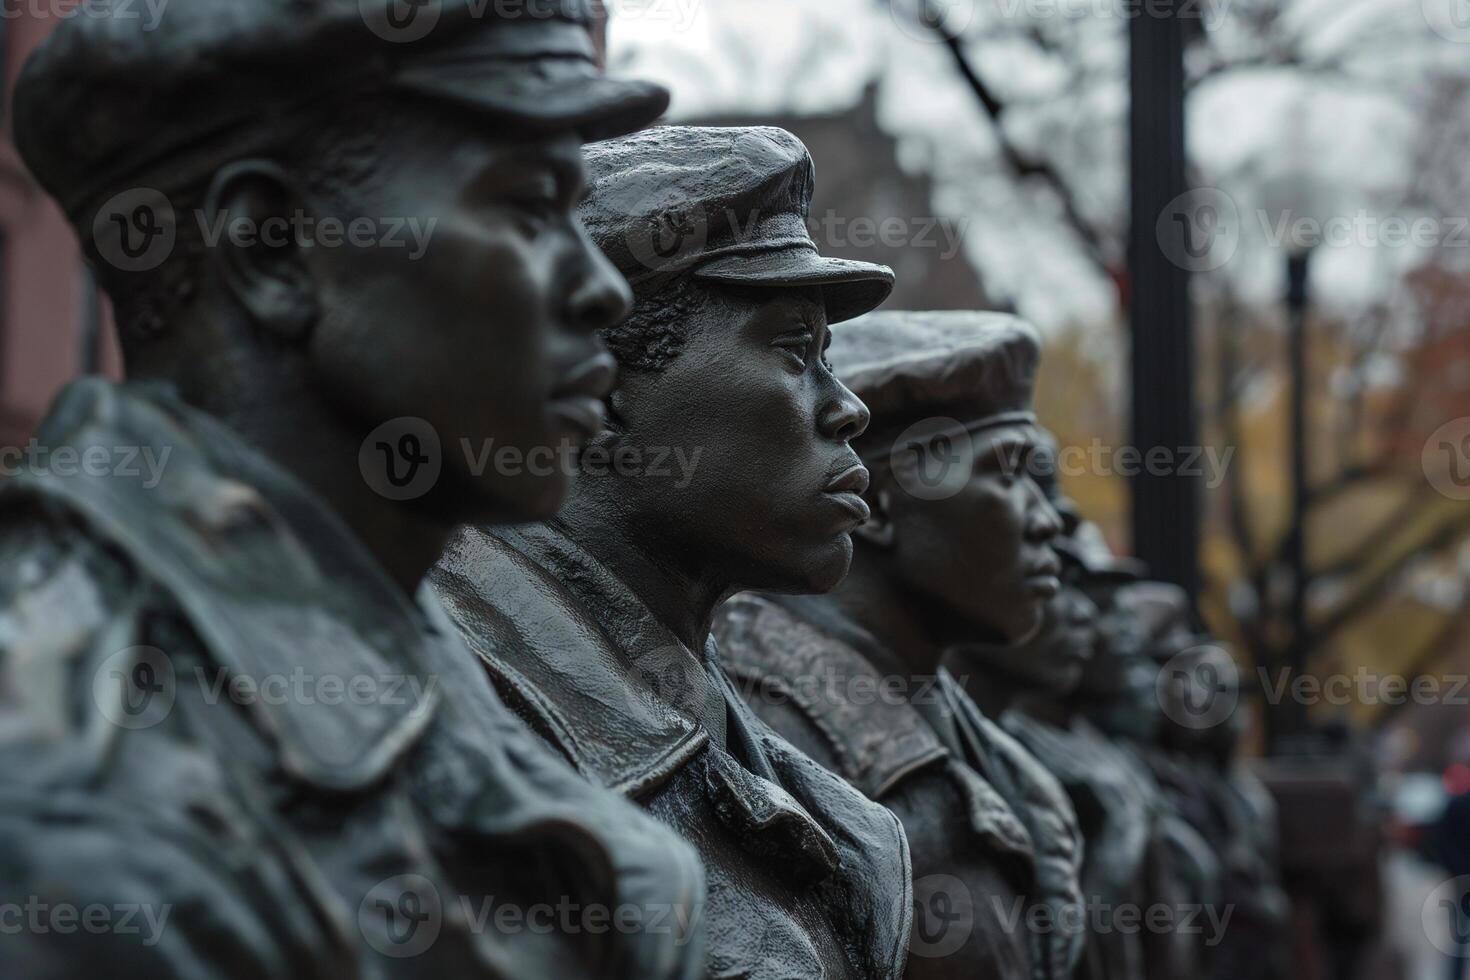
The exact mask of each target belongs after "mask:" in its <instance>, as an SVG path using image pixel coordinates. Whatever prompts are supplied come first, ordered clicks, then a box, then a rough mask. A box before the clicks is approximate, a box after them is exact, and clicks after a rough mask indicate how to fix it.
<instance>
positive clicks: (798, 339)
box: [774, 333, 816, 366]
mask: <svg viewBox="0 0 1470 980" xmlns="http://www.w3.org/2000/svg"><path fill="white" fill-rule="evenodd" d="M815 340H816V336H815V335H813V334H811V333H804V334H787V335H785V336H782V337H778V338H776V340H775V343H774V346H775V347H776V348H777V349H778V350H781V351H782V352H784V353H787V354H790V355H791V356H792V357H794V358H795V359H796V360H797V361H800V362H801V364H802V365H803V366H805V365H806V361H807V357H808V356H810V354H811V352H812V342H813V341H815Z"/></svg>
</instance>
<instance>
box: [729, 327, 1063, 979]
mask: <svg viewBox="0 0 1470 980" xmlns="http://www.w3.org/2000/svg"><path fill="white" fill-rule="evenodd" d="M830 357H831V360H832V363H833V365H834V367H835V368H836V371H837V375H838V377H839V378H841V379H842V380H843V381H844V382H845V383H846V384H847V385H848V386H849V387H851V388H852V389H853V391H854V392H856V393H857V394H858V395H859V397H861V398H862V399H863V400H864V401H865V402H866V403H867V404H868V406H869V409H870V410H871V412H872V415H873V424H872V425H871V426H870V428H869V430H868V432H867V433H866V434H865V435H864V436H863V437H862V438H861V439H858V440H856V441H855V442H854V446H855V448H857V450H858V452H859V453H860V454H861V455H862V457H863V459H864V461H865V462H866V464H867V465H868V467H869V468H870V469H871V470H872V472H873V481H872V485H871V486H870V487H868V489H867V492H866V497H867V500H868V503H869V506H870V507H871V510H872V519H871V520H870V521H868V522H867V523H866V524H865V525H864V526H863V527H862V528H860V529H859V530H858V532H857V534H856V535H855V536H854V537H855V542H856V547H855V554H854V558H853V568H852V573H851V574H850V575H849V576H848V577H847V579H846V580H845V581H844V582H843V583H842V584H841V585H840V586H839V587H838V588H837V589H836V590H834V591H833V592H831V593H830V594H829V595H823V596H803V597H793V596H767V595H744V596H738V597H736V598H735V599H733V600H732V601H731V602H729V603H728V604H727V605H726V607H725V609H724V610H723V612H722V616H721V619H720V621H719V625H718V628H717V631H716V635H717V637H718V638H719V641H720V645H721V649H722V651H723V653H724V656H725V665H726V669H727V670H728V671H729V672H730V673H731V674H732V675H733V676H734V677H735V678H736V679H737V681H738V682H740V687H741V692H742V694H743V695H744V696H745V697H746V698H747V700H748V701H749V703H750V705H751V707H752V708H753V709H754V710H755V712H756V713H757V714H759V715H760V716H761V717H763V718H764V719H765V720H766V722H767V723H768V724H770V725H771V727H773V728H775V729H776V730H777V731H778V732H780V733H781V734H783V735H785V736H786V737H787V738H788V739H790V740H791V741H792V742H793V743H794V744H796V745H797V746H798V747H800V748H803V749H805V750H806V751H807V752H808V753H809V754H810V755H811V756H812V757H813V758H815V759H816V760H817V761H819V762H821V763H822V764H823V765H825V766H826V767H828V768H829V769H831V770H833V771H834V772H837V773H839V774H840V775H842V776H843V777H844V778H846V779H847V780H849V781H850V782H851V783H853V785H855V786H857V787H858V788H859V789H861V790H862V791H863V792H864V793H865V794H866V795H868V796H869V797H871V798H872V799H874V800H877V801H879V802H881V803H883V804H884V805H886V806H888V807H889V808H890V809H892V810H893V811H894V812H895V813H896V814H898V815H899V817H900V818H901V819H902V821H903V825H904V830H905V831H906V832H907V834H908V838H909V846H910V849H911V850H912V852H913V865H914V881H915V887H914V892H915V894H914V903H915V919H914V937H913V940H912V942H911V946H910V961H909V963H910V965H909V976H910V977H914V978H961V977H966V978H969V977H980V976H983V977H1000V978H1015V980H1031V978H1037V980H1041V978H1058V980H1060V978H1068V977H1071V975H1072V971H1073V967H1074V966H1075V964H1076V962H1077V959H1078V957H1079V956H1080V954H1081V950H1082V933H1081V918H1080V917H1081V911H1082V905H1081V895H1080V892H1079V887H1078V870H1079V867H1078V866H1079V863H1080V860H1081V839H1080V832H1079V830H1078V828H1077V824H1076V818H1075V816H1074V814H1073V812H1072V807H1071V804H1070V803H1069V802H1068V801H1067V799H1066V796H1065V794H1064V793H1063V791H1062V788H1061V787H1060V786H1059V785H1058V784H1057V782H1056V780H1055V779H1053V778H1052V777H1051V776H1050V775H1049V774H1048V773H1047V772H1046V771H1045V770H1044V769H1043V768H1042V767H1041V766H1040V765H1039V764H1038V763H1037V762H1036V761H1035V760H1034V759H1032V758H1031V757H1030V755H1029V754H1028V753H1027V752H1025V751H1024V750H1023V749H1022V748H1021V747H1020V746H1019V745H1017V744H1016V743H1015V742H1014V740H1012V739H1011V738H1010V737H1009V736H1007V735H1006V734H1005V733H1004V732H1002V731H1001V730H1000V729H999V728H998V727H997V726H996V725H995V724H993V723H992V722H991V721H990V720H989V719H987V718H985V717H984V715H983V714H982V713H981V711H980V710H979V708H978V707H977V706H976V705H975V703H974V702H973V701H972V700H970V698H969V697H968V696H967V695H966V694H965V693H964V690H963V688H962V687H961V685H960V684H959V682H958V681H956V680H955V679H954V678H953V677H951V676H950V675H949V674H948V673H947V672H946V671H944V670H942V669H941V666H940V661H941V658H942V656H943V653H944V651H945V650H946V649H947V648H948V647H949V646H951V645H953V644H955V643H957V642H960V641H963V640H975V639H980V638H984V639H988V640H992V641H994V642H998V643H1010V642H1017V641H1020V640H1022V639H1024V638H1025V637H1026V636H1027V635H1028V634H1029V633H1031V632H1032V631H1033V630H1035V629H1036V627H1037V624H1038V622H1039V619H1040V615H1041V610H1042V607H1043V605H1044V603H1045V602H1046V601H1047V599H1048V598H1049V597H1050V596H1051V595H1053V594H1054V593H1055V592H1056V590H1057V588H1058V581H1057V575H1058V573H1059V571H1060V568H1059V565H1058V562H1057V558H1056V556H1055V555H1054V554H1053V553H1052V551H1051V549H1050V547H1048V542H1049V541H1050V539H1051V538H1052V536H1053V535H1055V534H1056V533H1057V532H1058V531H1059V530H1060V520H1059V518H1058V516H1057V514H1056V513H1055V512H1054V511H1053V510H1052V508H1051V506H1050V505H1049V504H1048V503H1047V501H1046V499H1045V498H1044V496H1043V495H1042V493H1041V491H1040V489H1039V488H1038V487H1037V486H1036V484H1035V483H1034V482H1033V481H1032V480H1031V479H1030V478H1029V477H1028V476H1027V474H1026V469H1025V468H1026V464H1027V457H1028V455H1029V453H1030V452H1031V451H1032V450H1033V449H1034V448H1035V446H1036V443H1037V439H1038V436H1039V435H1040V430H1039V429H1038V428H1037V425H1036V420H1035V417H1034V415H1033V414H1032V410H1031V397H1032V387H1033V384H1034V379H1035V374H1036V368H1037V364H1038V361H1039V357H1040V343H1039V340H1038V338H1037V335H1036V333H1035V331H1034V329H1033V328H1031V327H1030V326H1029V325H1027V324H1026V323H1024V322H1023V321H1020V320H1018V319H1016V318H1015V317H1011V316H1006V315H1002V314H986V313H969V312H956V313H877V314H873V315H870V316H868V317H865V318H863V319H862V320H859V321H855V322H854V323H852V324H848V325H845V326H843V327H841V328H839V329H838V330H836V331H834V341H833V344H832V351H831V354H830Z"/></svg>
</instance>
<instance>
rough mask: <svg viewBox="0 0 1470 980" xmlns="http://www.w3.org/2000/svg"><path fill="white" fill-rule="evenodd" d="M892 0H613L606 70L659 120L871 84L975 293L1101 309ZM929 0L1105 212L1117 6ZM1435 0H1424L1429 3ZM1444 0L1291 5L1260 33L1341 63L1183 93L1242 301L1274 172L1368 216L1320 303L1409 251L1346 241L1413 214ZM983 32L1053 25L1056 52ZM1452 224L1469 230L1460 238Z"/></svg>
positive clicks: (1046, 215) (809, 107) (1260, 269)
mask: <svg viewBox="0 0 1470 980" xmlns="http://www.w3.org/2000/svg"><path fill="white" fill-rule="evenodd" d="M910 2H911V0H894V3H896V4H898V5H899V7H898V8H897V9H895V8H893V7H890V6H889V5H888V4H885V3H883V2H880V0H616V2H614V3H613V4H612V6H613V10H614V21H613V27H612V33H611V48H612V60H613V64H614V66H615V67H616V68H617V69H618V70H621V71H627V72H633V73H637V74H640V75H643V76H645V77H653V78H656V79H658V80H660V81H663V82H664V83H666V84H668V85H669V86H670V87H671V88H672V89H673V91H674V103H673V109H672V111H671V117H672V118H673V119H674V120H680V119H688V118H691V117H697V116H700V115H704V114H707V113H714V112H732V111H738V112H750V113H760V112H772V113H775V112H792V111H796V112H803V111H804V112H811V113H823V112H832V111H838V110H842V109H845V108H848V107H850V106H852V105H853V104H854V103H855V102H856V101H857V99H858V98H859V96H860V94H861V92H862V90H863V88H864V86H865V85H867V84H868V83H869V82H870V81H873V80H876V81H877V82H878V84H879V118H880V123H881V124H882V125H883V126H884V128H885V129H887V130H888V131H889V132H890V133H892V134H893V135H894V136H895V137H897V138H898V139H899V140H900V144H901V146H900V162H901V163H903V164H904V165H905V166H906V167H908V168H911V169H922V170H925V171H928V172H930V173H931V174H933V175H934V176H935V177H936V178H937V179H938V185H937V190H936V196H935V201H934V206H935V211H936V214H937V215H938V216H940V217H944V218H947V219H949V220H952V221H963V222H966V229H967V231H966V249H967V254H968V255H969V257H970V258H971V260H972V261H974V262H975V263H976V264H977V265H978V266H979V267H980V268H981V271H982V273H983V276H984V281H985V282H986V284H987V286H988V287H989V288H990V289H991V290H992V291H993V292H995V293H997V294H1000V295H1004V296H1008V297H1009V298H1011V299H1012V300H1013V301H1014V302H1015V303H1016V304H1017V306H1018V307H1019V309H1020V310H1021V311H1022V312H1023V313H1024V314H1026V315H1028V316H1029V317H1031V318H1032V319H1034V320H1036V321H1037V322H1038V323H1039V324H1040V325H1041V326H1043V327H1044V328H1047V329H1057V328H1060V327H1061V326H1064V325H1066V324H1068V323H1072V324H1080V325H1091V324H1095V323H1096V322H1097V321H1098V320H1099V318H1106V317H1108V316H1109V315H1111V312H1112V310H1113V307H1114V303H1113V299H1112V296H1113V294H1112V287H1111V285H1110V284H1109V283H1108V281H1107V280H1106V279H1105V278H1104V277H1102V276H1101V275H1100V274H1099V273H1098V272H1097V271H1096V269H1095V267H1094V266H1092V265H1091V264H1090V263H1089V262H1088V261H1087V259H1086V257H1085V255H1084V254H1083V252H1082V251H1081V249H1080V246H1079V243H1078V242H1077V241H1076V237H1075V235H1073V234H1071V233H1070V232H1069V231H1068V230H1067V228H1066V226H1065V225H1064V224H1062V223H1061V222H1060V221H1059V220H1058V219H1057V217H1056V215H1055V207H1054V202H1052V201H1050V200H1049V199H1048V198H1047V197H1046V196H1044V195H1042V196H1038V195H1035V194H1019V193H1017V191H1016V188H1015V185H1014V184H1013V183H1011V182H1010V181H1009V180H1007V179H1006V178H1005V177H1004V176H1003V174H1002V173H1001V172H1000V170H999V168H998V166H997V164H996V160H995V156H994V153H995V138H994V135H993V131H992V129H991V125H990V123H989V121H988V120H987V119H986V118H985V116H984V115H983V114H982V112H981V111H980V109H979V107H978V106H977V105H976V103H975V101H974V98H973V96H972V94H971V93H970V92H969V90H968V89H967V88H966V87H965V86H964V85H963V84H962V83H961V82H960V80H959V79H958V77H957V75H956V74H955V71H954V67H953V63H952V61H951V59H950V56H949V54H948V52H947V51H946V50H945V49H944V48H943V47H942V46H941V45H939V44H937V43H935V42H934V41H933V40H931V38H930V36H929V34H928V32H927V31H926V30H925V29H924V28H923V27H922V26H920V25H919V24H917V23H916V22H915V21H914V20H913V19H912V18H911V17H910V16H908V15H907V13H906V10H907V4H908V3H910ZM941 2H942V3H944V4H946V5H947V7H948V9H949V11H950V16H951V18H952V22H953V23H955V24H957V25H960V26H963V27H965V28H966V33H967V35H969V36H972V37H974V38H975V41H974V43H973V44H972V54H973V55H974V57H975V58H976V60H977V61H978V63H979V64H980V66H981V70H982V72H983V74H984V76H985V78H986V80H987V82H989V83H990V84H991V85H992V86H994V87H995V89H996V90H997V91H998V92H1000V93H1001V94H1002V95H1003V97H1005V98H1006V99H1007V100H1009V101H1012V102H1013V104H1014V105H1015V106H1016V108H1015V109H1013V110H1012V112H1011V113H1010V114H1009V115H1008V122H1007V126H1008V133H1009V135H1010V136H1011V138H1012V139H1013V140H1014V141H1015V142H1017V143H1018V144H1020V145H1022V146H1023V147H1024V148H1027V149H1030V150H1035V151H1037V152H1040V153H1043V154H1045V155H1046V156H1047V157H1048V158H1049V159H1051V160H1053V162H1054V163H1055V164H1057V165H1058V166H1060V167H1061V168H1062V170H1063V172H1064V173H1065V174H1066V175H1067V176H1068V178H1069V180H1070V181H1071V183H1073V185H1074V186H1076V187H1077V189H1078V195H1079V200H1080V202H1081V204H1082V205H1083V207H1084V208H1085V209H1086V210H1087V211H1088V213H1089V215H1090V216H1091V217H1093V218H1094V219H1097V220H1099V221H1102V222H1104V223H1105V224H1108V225H1114V226H1115V225H1116V222H1117V221H1119V220H1120V218H1121V216H1122V215H1123V213H1124V210H1125V206H1126V160H1125V157H1124V150H1125V147H1126V111H1127V99H1126V96H1127V90H1126V75H1125V69H1126V55H1127V51H1126V46H1125V41H1126V34H1127V23H1128V22H1127V19H1126V18H1125V17H1123V16H1121V15H1120V13H1119V11H1120V10H1122V9H1124V8H1123V7H1122V4H1124V3H1127V2H1131V0H941ZM1235 2H1237V3H1241V4H1246V3H1247V0H1235ZM1259 2H1260V0H1250V3H1249V4H1248V6H1254V5H1257V4H1259ZM1441 2H1443V4H1445V5H1446V10H1445V11H1438V10H1437V6H1436V5H1437V4H1440V3H1441ZM1455 3H1459V4H1466V0H1423V2H1422V3H1421V2H1420V0H1296V2H1294V3H1291V4H1290V10H1289V16H1288V17H1287V18H1286V19H1285V22H1284V24H1283V26H1282V31H1283V32H1284V33H1286V34H1288V35H1290V39H1291V40H1292V41H1293V42H1294V43H1295V44H1297V45H1298V49H1299V50H1301V51H1302V52H1304V53H1305V55H1306V56H1307V57H1308V58H1309V59H1311V60H1319V59H1321V60H1325V59H1333V60H1335V61H1336V62H1337V63H1339V64H1341V65H1343V66H1345V67H1344V70H1343V71H1340V72H1333V73H1329V74H1320V73H1316V72H1303V71H1302V70H1300V69H1298V68H1287V69H1280V68H1272V69H1234V70H1231V71H1227V72H1224V73H1221V74H1220V75H1218V76H1215V77H1214V79H1213V80H1212V81H1210V82H1207V83H1206V84H1204V85H1203V86H1201V87H1200V88H1199V89H1197V90H1196V92H1195V94H1194V95H1193V97H1192V98H1191V100H1190V105H1189V140H1190V152H1191V156H1192V159H1193V162H1194V164H1195V166H1196V168H1197V171H1198V173H1199V174H1200V176H1201V180H1202V182H1203V183H1205V184H1207V185H1210V186H1218V187H1220V188H1221V189H1222V190H1223V191H1224V192H1225V193H1226V194H1227V195H1228V196H1229V199H1230V200H1231V201H1232V203H1234V204H1236V205H1237V206H1238V211H1239V224H1238V227H1239V242H1240V244H1239V246H1238V247H1237V248H1236V249H1235V251H1234V254H1233V256H1232V257H1231V258H1230V260H1229V262H1228V264H1227V265H1226V266H1225V267H1224V273H1225V274H1226V275H1228V276H1229V277H1230V278H1231V279H1232V280H1233V281H1234V282H1235V283H1236V284H1237V285H1238V286H1239V288H1240V289H1241V290H1242V291H1243V292H1244V293H1245V294H1246V295H1247V296H1249V297H1253V298H1255V299H1258V300H1260V301H1262V302H1268V301H1270V299H1271V298H1272V297H1274V296H1275V295H1276V293H1277V292H1279V289H1280V267H1281V251H1280V249H1277V248H1274V247H1272V246H1271V245H1269V244H1268V232H1269V230H1270V228H1271V224H1272V221H1271V217H1272V214H1271V212H1265V213H1262V211H1261V209H1262V208H1266V207H1268V206H1269V205H1270V204H1271V198H1272V197H1278V196H1280V195H1273V194H1272V193H1271V191H1270V188H1271V187H1272V186H1273V185H1279V184H1280V181H1275V180H1273V175H1274V174H1278V173H1280V172H1283V171H1287V170H1296V171H1305V172H1307V173H1310V174H1313V175H1315V178H1316V180H1317V187H1318V188H1319V190H1320V196H1322V197H1323V198H1325V199H1326V201H1327V202H1329V203H1328V204H1326V205H1324V206H1323V207H1324V208H1325V211H1324V216H1336V217H1337V219H1338V220H1339V223H1340V224H1341V226H1342V228H1343V229H1344V230H1349V229H1348V224H1349V223H1351V224H1352V226H1353V228H1367V229H1368V231H1367V232H1366V233H1365V232H1361V231H1357V230H1351V236H1352V238H1353V242H1352V243H1349V244H1336V245H1333V246H1331V247H1326V248H1322V249H1319V250H1318V253H1317V254H1318V258H1317V261H1316V262H1315V267H1316V275H1317V280H1316V283H1317V287H1318V292H1319V295H1320V296H1321V297H1322V298H1323V300H1324V301H1325V302H1328V303H1329V304H1343V305H1361V304H1362V303H1364V302H1367V301H1370V300H1373V299H1378V298H1383V297H1385V296H1387V295H1389V291H1390V289H1391V288H1392V285H1393V283H1394V282H1395V281H1396V279H1397V276H1398V274H1399V272H1400V271H1401V270H1402V269H1403V268H1405V267H1408V266H1411V265H1412V264H1414V263H1415V262H1417V261H1420V260H1421V258H1422V252H1421V251H1420V250H1418V249H1416V248H1415V247H1414V246H1413V245H1394V246H1384V245H1383V244H1382V240H1381V239H1382V236H1381V235H1377V236H1376V237H1372V238H1371V240H1370V241H1367V242H1363V241H1362V239H1363V237H1364V235H1365V234H1366V235H1368V236H1374V235H1375V229H1376V228H1377V227H1378V225H1377V224H1376V221H1377V220H1378V218H1381V217H1382V216H1383V215H1384V214H1387V213H1393V214H1396V215H1398V216H1401V217H1405V218H1408V219H1412V218H1414V217H1415V216H1416V214H1415V213H1414V212H1410V211H1406V210H1405V209H1404V208H1403V206H1402V204H1401V202H1402V200H1403V197H1404V194H1405V189H1406V187H1407V186H1408V183H1409V181H1410V179H1411V177H1412V174H1413V165H1412V159H1413V158H1412V153H1413V150H1414V145H1415V139H1416V134H1417V132H1418V129H1419V127H1420V126H1421V125H1422V121H1421V118H1420V115H1421V113H1420V112H1419V110H1418V107H1417V106H1418V104H1417V102H1416V101H1415V97H1414V96H1415V93H1416V92H1417V91H1418V90H1419V89H1418V87H1419V86H1420V85H1421V84H1422V82H1423V79H1424V78H1425V77H1427V75H1428V74H1429V73H1430V72H1431V71H1433V70H1435V69H1436V68H1440V69H1443V68H1444V67H1446V66H1458V70H1467V69H1470V11H1466V12H1465V13H1466V14H1467V16H1466V17H1465V18H1464V19H1462V20H1455V19H1452V17H1451V15H1452V14H1453V13H1454V8H1453V7H1451V6H1449V5H1451V4H1455ZM1230 4H1231V0H1199V3H1198V9H1199V11H1200V16H1201V17H1202V19H1203V20H1204V21H1205V22H1206V24H1207V25H1208V27H1209V28H1210V29H1211V30H1212V37H1214V38H1216V39H1217V43H1216V49H1217V50H1219V51H1221V52H1222V53H1223V54H1224V55H1225V56H1226V57H1234V56H1245V55H1247V54H1249V53H1250V48H1249V46H1248V43H1247V42H1248V41H1249V40H1250V39H1249V38H1245V39H1244V40H1240V39H1238V38H1237V37H1236V35H1237V34H1239V33H1240V32H1239V29H1238V26H1237V24H1236V22H1235V21H1232V19H1231V18H1232V17H1234V16H1236V15H1237V12H1238V10H1239V8H1232V7H1231V6H1230ZM1467 6H1470V5H1467ZM1462 23H1463V24H1465V25H1466V27H1465V28H1464V29H1461V28H1460V27H1459V25H1460V24H1462ZM997 25H1005V26H1019V27H1021V28H1027V29H1035V30H1036V31H1037V32H1039V33H1040V34H1042V35H1044V36H1047V37H1049V38H1052V39H1056V38H1062V39H1063V41H1062V45H1061V50H1060V51H1055V50H1054V51H1047V50H1043V48H1042V47H1040V46H1038V45H1037V44H1035V43H1033V41H1032V40H1031V39H1030V38H1029V37H1027V36H1026V35H1025V34H1024V32H1017V31H1009V32H997V31H996V27H997ZM1436 27H1437V28H1439V33H1436V31H1435V28H1436ZM1445 35H1448V39H1447V37H1446V36H1445ZM1232 45H1237V47H1236V48H1232ZM1079 73H1083V74H1081V75H1080V77H1082V78H1083V79H1084V81H1083V82H1082V84H1080V85H1079V84H1078V82H1077V79H1078V77H1079ZM821 163H822V161H821V160H820V159H819V160H818V161H817V166H818V179H819V180H820V179H821ZM1360 212H1366V215H1365V216H1364V217H1362V218H1359V217H1357V216H1358V215H1359V214H1360ZM1441 231H1444V229H1441ZM1446 233H1447V232H1446ZM1466 238H1467V245H1470V232H1467V233H1466ZM1467 251H1470V249H1467Z"/></svg>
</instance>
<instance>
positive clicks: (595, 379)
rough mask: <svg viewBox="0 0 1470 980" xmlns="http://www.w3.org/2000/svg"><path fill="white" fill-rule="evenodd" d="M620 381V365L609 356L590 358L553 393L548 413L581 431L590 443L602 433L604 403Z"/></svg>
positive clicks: (598, 355)
mask: <svg viewBox="0 0 1470 980" xmlns="http://www.w3.org/2000/svg"><path fill="white" fill-rule="evenodd" d="M617 378H618V363H617V361H616V360H614V359H613V356H612V355H611V354H608V353H599V354H596V355H594V356H592V357H589V358H587V360H585V361H583V362H582V363H581V364H578V365H577V366H576V367H574V368H572V369H571V370H570V371H568V372H567V373H566V374H565V375H563V376H562V379H561V383H560V384H558V385H557V386H556V389H555V390H554V391H552V393H551V399H550V400H549V402H548V403H547V410H548V411H549V412H550V414H551V416H552V417H553V418H555V419H557V420H558V421H560V422H563V423H565V424H566V425H569V426H571V427H572V428H575V429H578V430H580V431H581V432H582V433H583V434H584V436H585V437H586V438H588V439H590V438H592V437H593V436H595V435H597V434H598V433H599V432H601V431H602V425H603V422H604V421H606V419H607V406H606V405H605V404H604V403H603V399H604V398H606V397H607V395H608V393H609V392H611V391H612V389H613V385H614V384H615V383H616V382H617Z"/></svg>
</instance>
